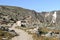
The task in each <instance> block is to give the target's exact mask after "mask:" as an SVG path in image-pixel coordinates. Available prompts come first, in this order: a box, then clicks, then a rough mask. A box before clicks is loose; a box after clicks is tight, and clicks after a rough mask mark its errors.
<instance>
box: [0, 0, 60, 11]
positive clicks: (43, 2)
mask: <svg viewBox="0 0 60 40" xmlns="http://www.w3.org/2000/svg"><path fill="white" fill-rule="evenodd" d="M0 5H8V6H18V7H22V8H26V9H30V10H35V11H37V12H42V11H53V10H60V0H0Z"/></svg>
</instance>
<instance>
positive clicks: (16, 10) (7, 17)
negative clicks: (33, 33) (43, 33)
mask: <svg viewBox="0 0 60 40" xmlns="http://www.w3.org/2000/svg"><path fill="white" fill-rule="evenodd" d="M54 12H55V11H51V12H40V13H38V12H36V11H34V10H29V9H25V8H21V7H15V6H1V5H0V23H3V22H4V21H6V22H7V23H9V22H13V23H14V22H16V21H18V20H25V19H29V20H30V22H42V23H43V22H44V21H46V22H50V21H51V19H52V14H53V13H54ZM56 12H57V15H58V16H57V23H58V24H60V11H56ZM49 13H50V15H49V16H48V17H45V15H47V14H49ZM2 21H3V22H2Z"/></svg>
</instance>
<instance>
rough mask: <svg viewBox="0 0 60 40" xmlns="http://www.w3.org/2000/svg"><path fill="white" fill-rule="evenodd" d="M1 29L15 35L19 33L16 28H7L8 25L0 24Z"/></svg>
mask: <svg viewBox="0 0 60 40" xmlns="http://www.w3.org/2000/svg"><path fill="white" fill-rule="evenodd" d="M0 30H3V31H4V32H8V33H10V34H12V35H15V36H17V35H18V34H17V33H16V32H15V31H14V30H10V29H9V28H7V27H3V26H0Z"/></svg>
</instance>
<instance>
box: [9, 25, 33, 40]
mask: <svg viewBox="0 0 60 40" xmlns="http://www.w3.org/2000/svg"><path fill="white" fill-rule="evenodd" d="M15 26H16V25H15V24H14V25H13V26H12V28H10V29H13V30H15V32H17V33H18V34H19V36H16V37H14V38H12V40H33V38H32V35H30V34H28V33H27V32H25V31H24V30H21V29H16V28H15Z"/></svg>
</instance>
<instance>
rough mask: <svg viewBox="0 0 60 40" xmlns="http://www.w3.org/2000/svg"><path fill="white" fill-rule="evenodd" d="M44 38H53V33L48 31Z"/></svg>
mask: <svg viewBox="0 0 60 40" xmlns="http://www.w3.org/2000/svg"><path fill="white" fill-rule="evenodd" d="M45 36H46V37H54V33H53V32H52V31H49V32H48V33H47V34H45Z"/></svg>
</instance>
